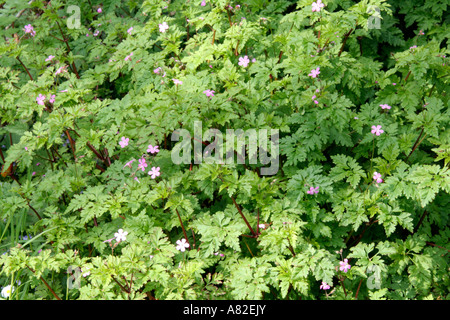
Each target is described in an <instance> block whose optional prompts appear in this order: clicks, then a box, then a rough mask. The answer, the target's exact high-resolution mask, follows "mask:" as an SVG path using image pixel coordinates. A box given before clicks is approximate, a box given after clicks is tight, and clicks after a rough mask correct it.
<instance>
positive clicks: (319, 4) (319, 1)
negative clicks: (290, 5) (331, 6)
mask: <svg viewBox="0 0 450 320" xmlns="http://www.w3.org/2000/svg"><path fill="white" fill-rule="evenodd" d="M324 6H325V5H324V4H323V3H322V0H317V2H313V3H312V12H319V11H320V8H323V7H324Z"/></svg>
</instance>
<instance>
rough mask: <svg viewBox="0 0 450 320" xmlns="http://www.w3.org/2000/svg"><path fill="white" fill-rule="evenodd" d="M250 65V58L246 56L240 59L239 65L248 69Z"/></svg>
mask: <svg viewBox="0 0 450 320" xmlns="http://www.w3.org/2000/svg"><path fill="white" fill-rule="evenodd" d="M249 63H250V60H249V59H248V56H244V57H240V58H239V65H240V66H241V67H244V68H247V66H248V64H249Z"/></svg>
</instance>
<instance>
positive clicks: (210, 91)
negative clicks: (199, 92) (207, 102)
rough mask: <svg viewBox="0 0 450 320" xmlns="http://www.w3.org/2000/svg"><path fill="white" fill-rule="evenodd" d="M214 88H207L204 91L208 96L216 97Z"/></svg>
mask: <svg viewBox="0 0 450 320" xmlns="http://www.w3.org/2000/svg"><path fill="white" fill-rule="evenodd" d="M214 92H215V91H214V90H209V89H208V90H205V91H203V93H204V94H206V96H207V97H214Z"/></svg>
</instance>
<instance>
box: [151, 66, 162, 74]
mask: <svg viewBox="0 0 450 320" xmlns="http://www.w3.org/2000/svg"><path fill="white" fill-rule="evenodd" d="M161 70H162V69H161V67H158V68H156V69H155V70H153V72H154V73H156V74H159V73H160V71H161Z"/></svg>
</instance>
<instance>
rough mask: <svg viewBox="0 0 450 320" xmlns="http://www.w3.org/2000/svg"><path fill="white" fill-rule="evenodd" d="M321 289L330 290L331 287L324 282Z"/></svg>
mask: <svg viewBox="0 0 450 320" xmlns="http://www.w3.org/2000/svg"><path fill="white" fill-rule="evenodd" d="M320 289H322V290H328V289H330V285H329V284H328V283H326V282H323V281H322V284H321V285H320Z"/></svg>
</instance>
